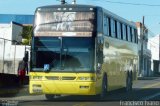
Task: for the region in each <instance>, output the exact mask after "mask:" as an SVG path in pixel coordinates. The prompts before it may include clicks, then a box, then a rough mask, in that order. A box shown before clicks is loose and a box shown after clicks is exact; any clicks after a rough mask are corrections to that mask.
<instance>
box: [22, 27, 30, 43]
mask: <svg viewBox="0 0 160 106" xmlns="http://www.w3.org/2000/svg"><path fill="white" fill-rule="evenodd" d="M31 37H32V26H23V32H22V38H23V39H25V40H24V41H23V42H22V43H23V44H25V45H30V42H31Z"/></svg>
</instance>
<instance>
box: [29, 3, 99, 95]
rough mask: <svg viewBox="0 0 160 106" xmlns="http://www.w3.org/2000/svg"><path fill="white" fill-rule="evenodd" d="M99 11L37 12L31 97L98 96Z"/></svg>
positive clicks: (82, 8)
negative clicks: (96, 48) (96, 41)
mask: <svg viewBox="0 0 160 106" xmlns="http://www.w3.org/2000/svg"><path fill="white" fill-rule="evenodd" d="M95 26H96V8H95V7H92V6H82V5H76V6H74V5H55V6H45V7H39V8H37V10H36V12H35V24H34V32H33V37H32V50H31V71H30V83H29V92H30V93H31V94H46V95H47V97H48V95H52V94H53V95H57V94H69V95H95V94H97V92H99V91H100V88H99V87H100V86H98V85H97V83H96V74H95V70H96V67H95V35H96V27H95Z"/></svg>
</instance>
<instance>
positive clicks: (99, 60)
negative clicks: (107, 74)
mask: <svg viewBox="0 0 160 106" xmlns="http://www.w3.org/2000/svg"><path fill="white" fill-rule="evenodd" d="M102 64H103V38H102V37H97V40H96V71H97V72H96V74H97V84H98V86H99V87H100V86H101V82H102V77H103V76H102V75H103V71H102Z"/></svg>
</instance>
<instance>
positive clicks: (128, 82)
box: [126, 74, 132, 92]
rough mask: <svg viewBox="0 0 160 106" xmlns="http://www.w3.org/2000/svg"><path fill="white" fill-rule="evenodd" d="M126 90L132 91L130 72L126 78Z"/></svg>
mask: <svg viewBox="0 0 160 106" xmlns="http://www.w3.org/2000/svg"><path fill="white" fill-rule="evenodd" d="M126 91H127V92H130V91H132V75H131V74H128V75H127V79H126Z"/></svg>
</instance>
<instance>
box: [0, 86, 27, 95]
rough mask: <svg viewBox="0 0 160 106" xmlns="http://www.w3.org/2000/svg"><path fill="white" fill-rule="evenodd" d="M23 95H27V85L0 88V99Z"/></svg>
mask: <svg viewBox="0 0 160 106" xmlns="http://www.w3.org/2000/svg"><path fill="white" fill-rule="evenodd" d="M25 95H29V90H28V85H24V86H21V87H15V86H12V87H3V88H0V97H7V96H25Z"/></svg>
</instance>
